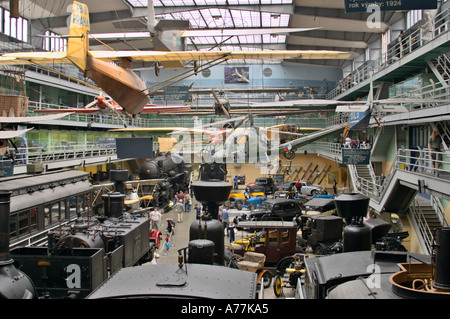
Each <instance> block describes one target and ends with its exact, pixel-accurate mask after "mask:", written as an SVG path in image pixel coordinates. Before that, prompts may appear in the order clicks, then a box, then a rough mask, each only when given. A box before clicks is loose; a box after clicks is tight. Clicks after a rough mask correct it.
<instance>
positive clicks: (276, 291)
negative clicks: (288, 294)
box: [273, 275, 283, 297]
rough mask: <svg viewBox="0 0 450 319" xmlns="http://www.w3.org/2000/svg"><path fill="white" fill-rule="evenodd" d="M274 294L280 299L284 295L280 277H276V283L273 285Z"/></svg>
mask: <svg viewBox="0 0 450 319" xmlns="http://www.w3.org/2000/svg"><path fill="white" fill-rule="evenodd" d="M273 293H274V294H275V296H277V297H280V296H281V295H282V294H283V281H282V280H281V276H280V275H276V276H275V281H274V283H273Z"/></svg>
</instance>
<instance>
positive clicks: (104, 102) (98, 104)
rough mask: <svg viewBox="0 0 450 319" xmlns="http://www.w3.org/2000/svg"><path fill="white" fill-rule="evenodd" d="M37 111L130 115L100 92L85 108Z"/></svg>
mask: <svg viewBox="0 0 450 319" xmlns="http://www.w3.org/2000/svg"><path fill="white" fill-rule="evenodd" d="M190 109H191V108H190V107H189V106H188V105H167V106H158V105H156V104H147V105H146V106H144V108H143V109H142V111H141V113H142V114H161V113H165V114H166V113H174V112H183V111H189V110H190ZM34 112H35V113H76V114H98V113H105V112H112V113H116V114H119V115H120V114H124V115H129V114H128V112H126V111H125V110H124V108H123V107H121V106H120V105H119V104H118V103H117V102H116V101H114V100H113V99H111V97H109V96H104V95H103V94H100V95H98V96H96V97H95V98H94V101H92V102H91V103H89V104H87V105H86V106H85V107H83V108H65V109H45V110H36V111H34Z"/></svg>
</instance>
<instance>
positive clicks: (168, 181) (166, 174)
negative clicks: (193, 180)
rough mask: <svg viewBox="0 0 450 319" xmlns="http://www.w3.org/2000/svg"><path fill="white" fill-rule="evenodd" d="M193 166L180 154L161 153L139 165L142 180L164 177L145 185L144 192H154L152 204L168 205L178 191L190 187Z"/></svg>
mask: <svg viewBox="0 0 450 319" xmlns="http://www.w3.org/2000/svg"><path fill="white" fill-rule="evenodd" d="M191 172H192V166H191V165H190V164H187V163H184V162H183V158H182V157H181V156H180V155H178V154H173V153H169V152H167V153H160V154H159V156H157V157H155V158H154V159H153V160H151V161H146V162H144V163H143V164H142V165H141V166H140V167H139V178H140V179H141V180H149V179H162V180H161V181H159V182H158V183H157V184H156V185H153V186H144V189H143V192H145V193H151V194H153V200H152V203H151V204H152V206H156V207H160V208H161V207H167V205H168V204H169V202H170V201H171V200H172V199H173V197H174V196H175V194H177V193H178V191H180V190H182V191H184V190H186V189H187V188H188V187H189V183H190V176H191ZM152 187H154V189H153V188H152Z"/></svg>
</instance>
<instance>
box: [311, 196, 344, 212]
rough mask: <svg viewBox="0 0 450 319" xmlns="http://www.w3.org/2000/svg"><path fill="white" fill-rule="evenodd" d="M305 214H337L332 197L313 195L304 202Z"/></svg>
mask: <svg viewBox="0 0 450 319" xmlns="http://www.w3.org/2000/svg"><path fill="white" fill-rule="evenodd" d="M304 213H305V214H306V215H319V214H322V215H337V212H336V204H335V202H334V198H321V197H315V198H313V199H311V200H310V201H308V202H306V203H305V211H304Z"/></svg>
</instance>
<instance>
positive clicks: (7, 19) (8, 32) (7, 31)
mask: <svg viewBox="0 0 450 319" xmlns="http://www.w3.org/2000/svg"><path fill="white" fill-rule="evenodd" d="M4 17H5V24H4V25H5V34H6V35H11V18H10V16H9V11H8V10H4Z"/></svg>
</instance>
